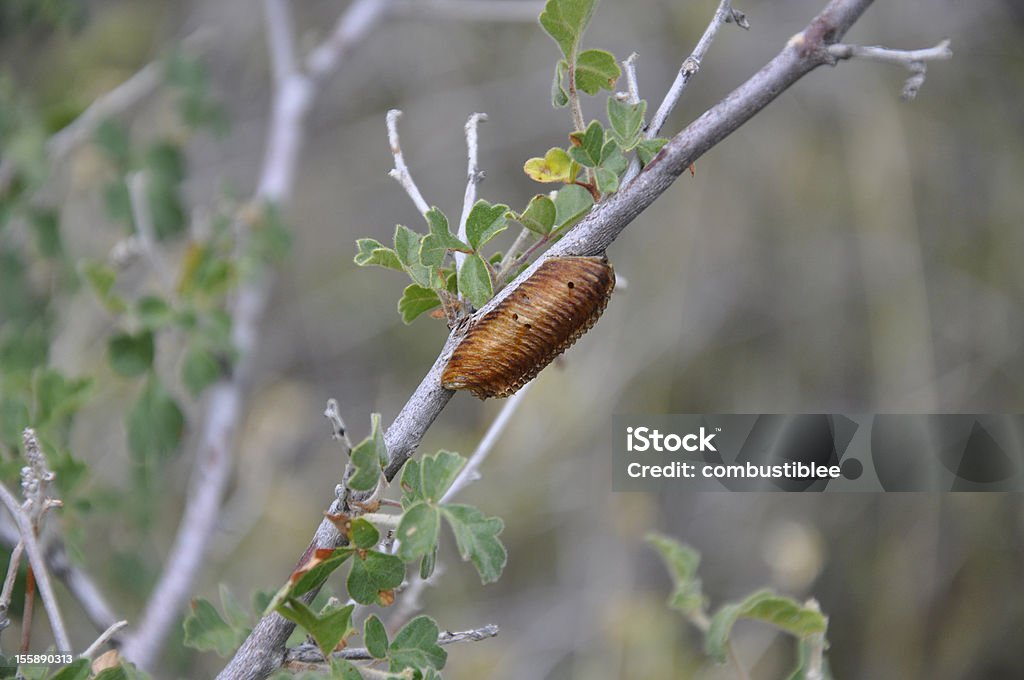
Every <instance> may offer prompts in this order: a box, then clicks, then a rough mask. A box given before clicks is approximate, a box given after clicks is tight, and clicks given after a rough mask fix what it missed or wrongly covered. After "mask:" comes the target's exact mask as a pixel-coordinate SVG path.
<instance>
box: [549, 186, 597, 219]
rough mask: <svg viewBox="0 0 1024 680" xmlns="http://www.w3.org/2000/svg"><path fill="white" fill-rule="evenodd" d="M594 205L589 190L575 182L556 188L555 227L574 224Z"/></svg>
mask: <svg viewBox="0 0 1024 680" xmlns="http://www.w3.org/2000/svg"><path fill="white" fill-rule="evenodd" d="M593 205H594V197H593V196H591V195H590V192H589V191H587V190H586V189H584V188H583V187H581V186H579V185H577V184H569V185H567V186H564V187H562V188H561V189H559V190H558V195H556V196H555V227H556V228H557V229H562V228H565V227H567V226H571V225H573V224H575V223H576V222H577V221H578V220H579V219H580V218H581V217H583V216H584V215H586V214H587V213H588V212H589V211H590V209H591V208H592V207H593Z"/></svg>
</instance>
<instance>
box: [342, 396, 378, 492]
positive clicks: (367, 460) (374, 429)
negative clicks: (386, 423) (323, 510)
mask: <svg viewBox="0 0 1024 680" xmlns="http://www.w3.org/2000/svg"><path fill="white" fill-rule="evenodd" d="M370 423H371V429H370V436H368V437H367V438H366V439H364V440H363V441H361V442H359V443H358V444H356V447H355V448H354V449H352V467H353V468H354V470H355V471H354V472H353V473H352V476H351V477H349V478H348V480H347V481H346V482H345V484H346V485H347V486H348V488H350V489H352V490H353V491H372V490H373V488H374V487H375V486H377V480H378V479H380V473H381V469H382V468H383V467H384V465H386V464H387V462H388V449H387V446H386V445H385V444H384V434H383V433H382V432H381V429H380V414H379V413H372V414H370Z"/></svg>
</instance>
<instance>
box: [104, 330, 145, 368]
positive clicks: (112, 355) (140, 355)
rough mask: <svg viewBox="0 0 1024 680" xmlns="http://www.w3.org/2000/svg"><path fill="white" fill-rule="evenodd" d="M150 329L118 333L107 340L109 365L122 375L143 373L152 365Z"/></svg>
mask: <svg viewBox="0 0 1024 680" xmlns="http://www.w3.org/2000/svg"><path fill="white" fill-rule="evenodd" d="M154 351H155V349H154V346H153V333H152V331H143V332H141V333H139V334H137V335H131V334H129V333H118V334H117V335H115V336H114V337H112V338H110V340H109V341H108V342H107V358H108V359H109V360H110V366H111V368H113V369H114V371H116V372H117V373H120V374H121V375H123V376H128V377H131V376H135V375H140V374H142V373H145V372H146V371H148V370H149V368H150V366H152V365H153V353H154Z"/></svg>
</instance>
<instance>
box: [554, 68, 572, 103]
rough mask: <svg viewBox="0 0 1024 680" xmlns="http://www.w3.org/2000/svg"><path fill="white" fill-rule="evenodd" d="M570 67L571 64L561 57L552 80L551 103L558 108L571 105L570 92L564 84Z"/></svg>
mask: <svg viewBox="0 0 1024 680" xmlns="http://www.w3.org/2000/svg"><path fill="white" fill-rule="evenodd" d="M568 68H569V65H568V64H567V63H565V59H559V60H558V63H557V64H555V77H554V78H553V79H552V80H551V105H552V106H553V107H555V108H556V109H561V108H565V107H566V106H568V105H569V93H568V92H566V91H565V87H564V86H563V85H562V83H564V82H565V72H566V70H567V69H568Z"/></svg>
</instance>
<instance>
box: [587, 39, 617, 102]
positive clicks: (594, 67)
mask: <svg viewBox="0 0 1024 680" xmlns="http://www.w3.org/2000/svg"><path fill="white" fill-rule="evenodd" d="M621 75H622V70H621V69H620V68H619V65H618V63H617V62H616V61H615V55H614V54H612V53H611V52H607V51H605V50H586V51H584V52H580V54H579V56H578V57H577V58H576V87H578V88H579V89H580V90H582V91H583V92H586V93H587V94H597V93H598V92H600V91H601V90H614V89H615V81H617V80H618V79H619V76H621Z"/></svg>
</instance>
